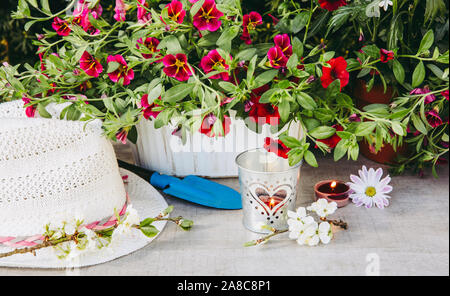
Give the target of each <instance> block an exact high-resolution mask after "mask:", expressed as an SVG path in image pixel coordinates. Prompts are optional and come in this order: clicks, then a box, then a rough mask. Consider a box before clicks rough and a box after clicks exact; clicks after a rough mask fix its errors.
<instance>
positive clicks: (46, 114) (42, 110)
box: [37, 104, 52, 118]
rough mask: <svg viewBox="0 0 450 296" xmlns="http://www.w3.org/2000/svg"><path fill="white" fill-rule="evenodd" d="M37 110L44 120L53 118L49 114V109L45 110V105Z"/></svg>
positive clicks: (39, 105) (40, 105) (39, 106)
mask: <svg viewBox="0 0 450 296" xmlns="http://www.w3.org/2000/svg"><path fill="white" fill-rule="evenodd" d="M37 110H38V112H39V115H41V116H42V117H43V118H52V115H51V114H50V113H48V112H47V109H45V106H44V104H38V105H37Z"/></svg>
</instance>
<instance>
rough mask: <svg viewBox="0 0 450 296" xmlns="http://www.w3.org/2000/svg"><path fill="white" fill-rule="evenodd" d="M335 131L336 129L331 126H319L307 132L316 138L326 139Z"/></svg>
mask: <svg viewBox="0 0 450 296" xmlns="http://www.w3.org/2000/svg"><path fill="white" fill-rule="evenodd" d="M335 133H336V129H335V128H332V127H331V126H319V127H316V128H315V129H313V130H312V131H310V132H309V134H310V135H311V136H312V137H314V138H316V139H318V140H324V139H328V138H330V137H331V136H333V135H334V134H335Z"/></svg>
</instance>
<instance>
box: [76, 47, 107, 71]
mask: <svg viewBox="0 0 450 296" xmlns="http://www.w3.org/2000/svg"><path fill="white" fill-rule="evenodd" d="M80 68H81V69H82V70H83V71H84V72H85V73H86V74H87V75H89V76H92V77H98V75H99V74H100V73H102V72H103V67H102V65H101V64H100V62H99V61H98V60H96V59H95V58H94V57H93V56H92V55H90V54H89V53H88V52H87V51H85V52H84V53H83V55H82V56H81V59H80Z"/></svg>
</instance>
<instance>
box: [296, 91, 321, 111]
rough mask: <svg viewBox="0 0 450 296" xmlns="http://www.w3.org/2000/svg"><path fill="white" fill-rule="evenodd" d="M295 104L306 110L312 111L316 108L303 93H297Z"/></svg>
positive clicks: (310, 99) (309, 97) (308, 96)
mask: <svg viewBox="0 0 450 296" xmlns="http://www.w3.org/2000/svg"><path fill="white" fill-rule="evenodd" d="M297 102H298V103H299V104H300V106H302V107H303V108H305V109H307V110H314V109H316V108H317V104H316V102H315V101H314V99H313V98H311V96H310V95H308V94H307V93H304V92H300V93H297Z"/></svg>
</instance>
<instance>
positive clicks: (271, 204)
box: [269, 198, 275, 209]
mask: <svg viewBox="0 0 450 296" xmlns="http://www.w3.org/2000/svg"><path fill="white" fill-rule="evenodd" d="M269 206H270V208H271V209H273V207H274V206H275V200H274V199H273V198H272V199H271V200H270V204H269Z"/></svg>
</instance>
